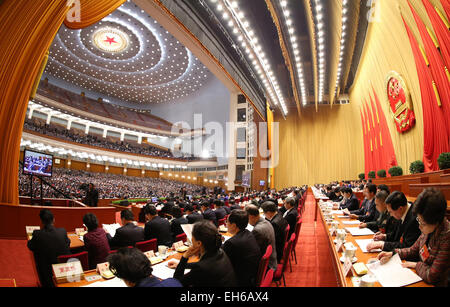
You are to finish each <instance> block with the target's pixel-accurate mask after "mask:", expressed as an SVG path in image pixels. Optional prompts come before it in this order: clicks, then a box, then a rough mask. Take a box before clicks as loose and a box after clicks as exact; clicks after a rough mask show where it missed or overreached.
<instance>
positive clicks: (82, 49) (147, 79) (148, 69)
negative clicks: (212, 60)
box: [44, 1, 213, 108]
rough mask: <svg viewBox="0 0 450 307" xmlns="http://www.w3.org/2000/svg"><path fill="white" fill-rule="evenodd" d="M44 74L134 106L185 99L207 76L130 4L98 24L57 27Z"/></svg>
mask: <svg viewBox="0 0 450 307" xmlns="http://www.w3.org/2000/svg"><path fill="white" fill-rule="evenodd" d="M44 74H45V75H46V76H49V77H53V78H55V79H59V80H63V81H65V82H66V83H67V82H68V83H71V84H73V86H74V87H77V88H80V89H86V90H88V91H91V92H95V93H99V94H100V95H105V96H108V97H112V98H116V99H118V100H120V101H123V102H125V103H126V104H127V103H128V104H132V105H133V106H134V107H136V106H142V107H143V108H144V107H146V106H147V105H149V104H154V103H163V102H168V101H172V100H175V99H179V98H182V97H186V96H188V95H190V94H192V93H193V92H195V91H197V90H198V89H199V88H200V87H202V86H204V85H205V84H206V83H207V81H208V79H210V78H212V77H213V75H212V73H211V72H210V71H209V70H208V69H207V68H206V67H205V66H204V65H203V64H202V63H200V61H199V60H198V59H197V58H196V57H195V56H194V55H193V54H192V53H191V52H190V51H189V50H188V49H186V48H185V47H184V46H183V45H181V43H180V42H179V41H177V40H176V39H175V38H174V37H173V36H172V35H171V34H169V33H168V32H167V31H166V30H165V29H164V28H162V26H160V25H159V24H158V23H157V22H156V21H155V20H154V19H152V18H151V17H150V16H149V15H148V14H147V13H145V12H144V11H143V10H141V9H140V8H139V7H138V6H137V5H135V4H134V3H133V2H130V1H127V2H126V3H124V4H123V5H122V6H121V7H120V8H119V9H117V10H116V11H115V12H113V13H112V14H110V15H109V16H107V17H106V18H104V19H103V20H102V21H100V22H99V23H97V24H95V25H93V26H91V27H88V28H85V29H82V30H72V29H69V28H67V27H66V26H64V25H63V26H62V27H61V29H60V30H59V32H58V34H57V35H56V37H55V40H54V42H53V44H52V46H51V48H50V53H49V61H48V64H47V67H46V69H45V72H44Z"/></svg>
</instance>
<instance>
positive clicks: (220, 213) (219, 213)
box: [214, 199, 227, 222]
mask: <svg viewBox="0 0 450 307" xmlns="http://www.w3.org/2000/svg"><path fill="white" fill-rule="evenodd" d="M214 207H215V209H216V210H215V211H214V213H215V215H216V221H217V222H219V220H221V219H223V218H224V217H225V216H226V215H227V212H226V211H225V209H224V208H223V201H221V200H220V199H216V200H215V201H214Z"/></svg>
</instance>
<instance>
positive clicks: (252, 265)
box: [223, 229, 262, 287]
mask: <svg viewBox="0 0 450 307" xmlns="http://www.w3.org/2000/svg"><path fill="white" fill-rule="evenodd" d="M223 250H224V252H225V253H226V254H227V256H228V258H230V261H231V264H232V265H233V268H234V272H235V273H236V278H237V280H238V285H239V287H255V286H256V275H257V273H258V267H259V262H260V260H261V257H262V255H261V251H260V249H259V246H258V243H256V239H255V237H254V236H253V234H252V233H251V232H250V231H248V230H247V229H244V230H241V231H239V232H238V233H237V234H236V235H234V236H233V237H231V238H230V239H229V240H227V241H226V242H225V243H224V244H223Z"/></svg>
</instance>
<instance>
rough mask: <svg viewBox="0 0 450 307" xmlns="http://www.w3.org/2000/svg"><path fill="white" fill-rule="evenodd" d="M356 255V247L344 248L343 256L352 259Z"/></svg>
mask: <svg viewBox="0 0 450 307" xmlns="http://www.w3.org/2000/svg"><path fill="white" fill-rule="evenodd" d="M355 254H356V247H355V246H353V245H351V246H349V245H347V246H345V252H344V256H345V257H347V258H350V259H353V258H354V257H355Z"/></svg>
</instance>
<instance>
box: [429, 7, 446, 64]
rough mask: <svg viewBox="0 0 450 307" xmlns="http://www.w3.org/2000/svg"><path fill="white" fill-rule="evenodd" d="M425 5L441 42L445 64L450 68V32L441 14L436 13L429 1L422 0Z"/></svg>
mask: <svg viewBox="0 0 450 307" xmlns="http://www.w3.org/2000/svg"><path fill="white" fill-rule="evenodd" d="M422 2H423V5H424V6H425V9H426V10H427V13H428V17H429V18H430V20H431V23H432V24H433V28H434V33H435V34H436V37H437V39H438V41H439V47H440V49H441V54H442V58H443V59H444V64H445V66H446V67H447V68H449V67H450V32H449V30H448V28H447V26H446V25H445V23H444V22H443V20H442V19H441V17H440V16H439V14H438V13H437V12H436V10H435V9H434V8H433V6H432V5H431V3H430V2H429V0H422Z"/></svg>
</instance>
